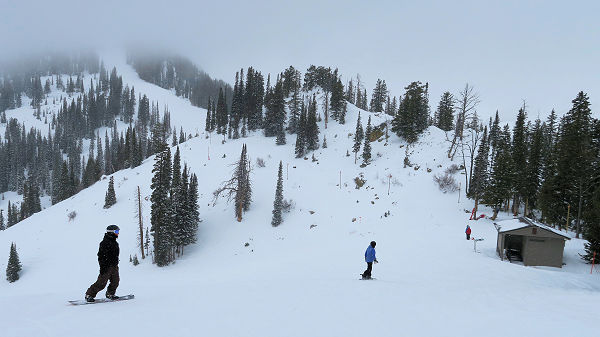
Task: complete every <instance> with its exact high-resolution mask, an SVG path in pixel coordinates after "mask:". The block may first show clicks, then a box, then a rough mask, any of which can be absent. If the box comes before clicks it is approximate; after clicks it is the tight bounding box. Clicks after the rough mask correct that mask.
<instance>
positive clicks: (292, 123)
mask: <svg viewBox="0 0 600 337" xmlns="http://www.w3.org/2000/svg"><path fill="white" fill-rule="evenodd" d="M297 76H298V81H294V82H293V83H292V98H291V99H290V101H289V103H288V108H289V110H290V120H289V122H288V127H287V130H288V132H289V133H291V134H294V133H296V132H298V123H299V122H300V114H301V106H300V105H301V103H300V102H301V101H300V83H299V80H300V73H298V74H297Z"/></svg>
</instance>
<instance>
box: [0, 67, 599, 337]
mask: <svg viewBox="0 0 600 337" xmlns="http://www.w3.org/2000/svg"><path fill="white" fill-rule="evenodd" d="M123 60H124V59H123ZM105 61H106V63H107V69H111V68H112V65H116V66H117V71H118V72H119V74H121V75H122V76H123V81H124V84H128V85H129V86H130V87H131V86H132V85H133V86H135V89H136V92H141V93H145V94H147V95H148V96H149V98H150V100H155V101H156V100H158V101H159V102H161V112H162V107H163V104H168V105H169V110H170V111H171V121H172V125H174V126H177V128H179V127H180V126H183V127H184V130H186V132H193V134H195V133H196V130H198V133H199V136H198V137H194V138H192V139H191V140H188V141H186V142H185V143H183V144H180V150H181V156H182V163H183V162H186V163H187V164H188V166H189V167H190V169H191V171H192V172H194V173H196V174H197V175H198V179H199V185H200V186H199V192H200V201H199V205H200V217H201V219H202V222H201V224H200V228H199V231H198V242H197V244H195V245H192V246H190V247H188V248H186V251H185V254H184V256H183V257H181V258H179V259H178V260H177V261H176V263H175V264H172V265H170V266H167V267H164V268H159V267H157V266H156V265H154V264H152V263H151V260H150V258H146V259H145V260H142V261H141V264H140V265H138V266H133V264H131V263H130V262H129V256H130V255H134V254H137V255H138V257H140V252H139V249H138V248H137V244H138V241H137V232H138V223H137V218H136V216H135V198H136V195H135V193H136V190H137V186H139V187H140V188H141V191H142V198H143V213H144V217H143V220H144V226H145V227H149V226H150V220H149V219H150V201H149V200H150V197H149V196H150V193H151V189H150V181H151V177H152V173H151V170H152V165H153V157H151V158H148V159H147V160H145V161H144V163H143V164H142V165H141V166H139V167H137V168H135V169H127V170H122V171H120V172H117V173H115V174H113V176H114V179H115V190H116V195H117V203H116V204H115V205H114V206H113V207H112V208H110V209H103V207H102V206H103V205H104V195H105V192H106V189H107V185H108V180H109V179H108V178H107V177H104V178H103V179H102V180H101V181H99V182H97V183H96V184H94V185H93V186H91V187H90V188H87V189H85V190H83V191H81V192H80V193H78V194H77V195H75V196H73V197H71V198H69V199H67V200H65V201H63V202H60V203H58V204H56V205H53V206H50V205H49V204H48V205H47V207H46V209H44V210H43V211H42V212H39V213H37V214H34V215H33V216H31V217H30V218H28V219H26V220H24V221H22V222H20V223H18V224H17V225H15V226H13V227H11V228H9V229H8V230H6V231H2V232H0V268H2V270H5V269H6V262H7V261H8V253H9V248H10V243H11V242H15V243H16V245H17V249H18V252H19V257H20V259H21V262H22V264H23V271H22V272H21V279H20V280H18V281H17V282H15V283H8V282H7V281H6V280H4V278H3V279H2V280H0V308H2V312H1V313H0V326H2V334H1V335H2V336H7V337H9V336H11V337H12V336H19V337H22V336H61V337H69V336H106V335H107V334H111V335H117V336H146V337H150V336H198V335H202V336H257V337H258V336H380V337H382V336H510V335H529V336H596V335H597V332H596V331H595V330H596V326H595V321H596V318H597V314H596V312H595V309H596V307H597V303H598V301H599V300H600V276H599V275H600V274H599V273H598V272H596V271H593V272H592V273H591V274H590V265H587V264H584V263H583V262H582V260H581V259H580V257H579V255H578V254H582V253H583V252H584V250H583V244H584V242H585V241H583V240H580V239H575V238H573V239H572V240H569V241H567V242H566V247H565V255H564V262H565V263H566V265H564V266H563V268H550V267H524V266H522V265H518V264H511V263H509V262H508V261H501V260H500V259H499V257H498V256H497V254H496V249H495V248H496V235H497V231H496V229H495V227H494V226H493V222H492V221H491V220H489V219H487V218H483V219H480V220H478V221H469V220H468V219H469V216H470V210H471V208H472V207H473V203H472V201H470V200H466V199H465V198H464V191H461V192H460V193H462V195H461V196H460V200H459V192H454V193H442V192H441V191H440V190H439V189H438V187H437V185H436V184H435V183H434V181H433V176H434V175H435V174H439V173H442V172H444V170H446V168H448V167H449V166H450V165H451V164H452V162H451V161H450V160H449V159H448V158H447V156H446V151H447V148H448V143H447V140H446V139H447V138H446V135H445V134H444V132H443V131H440V130H439V129H436V128H434V127H431V128H429V129H428V130H427V131H426V132H425V133H424V134H423V135H422V136H421V138H420V141H419V142H417V144H415V145H414V146H410V148H409V154H410V155H409V156H410V161H411V163H412V164H413V166H412V167H406V168H404V167H403V160H404V156H405V153H406V146H407V145H406V143H405V142H404V141H403V140H401V139H399V138H398V137H397V136H396V135H394V134H393V133H391V132H390V137H389V140H388V141H386V140H385V137H382V138H381V141H376V142H373V143H372V154H373V161H372V164H371V165H369V166H367V167H365V168H361V167H359V164H360V162H361V158H360V157H359V161H358V164H355V163H354V154H353V153H352V152H351V151H352V143H353V139H352V138H353V137H352V134H353V133H354V128H355V125H356V118H357V115H358V111H359V110H358V109H357V108H355V107H354V106H352V105H349V109H348V113H347V117H346V120H347V123H346V124H345V125H339V124H338V123H337V122H334V121H331V120H330V122H329V125H328V128H327V129H325V128H324V122H320V123H319V127H320V132H321V133H320V140H321V142H322V141H323V135H326V136H327V143H328V147H327V148H321V149H319V150H317V151H315V152H314V156H315V157H316V159H317V161H315V162H313V161H312V160H311V154H310V153H309V154H308V155H307V160H304V159H296V158H295V156H294V143H295V140H296V137H295V135H287V145H284V146H276V145H275V138H265V137H263V136H262V135H261V134H260V133H258V132H257V133H253V134H250V136H249V137H248V138H241V139H238V140H229V139H228V140H227V141H226V142H225V143H222V142H221V140H222V136H217V135H215V134H212V135H210V136H209V137H207V135H206V134H205V133H204V131H203V130H204V119H205V113H206V111H205V110H204V109H200V108H196V107H192V106H191V105H190V104H189V102H187V101H186V100H184V99H182V98H178V97H176V96H175V95H174V94H173V93H172V92H170V91H168V90H164V89H161V88H158V87H156V86H154V85H151V84H149V83H145V82H143V81H141V80H140V79H139V77H138V76H137V75H136V74H135V72H134V71H133V69H132V68H131V67H129V66H128V65H126V64H125V62H124V61H121V59H120V58H107V59H105ZM86 84H87V83H86ZM369 115H371V117H372V119H373V120H372V123H373V125H379V124H380V123H382V122H383V121H385V116H384V115H376V114H371V113H369V112H365V111H362V112H361V117H362V118H361V119H362V122H363V126H366V123H367V119H368V116H369ZM243 143H246V144H247V147H248V154H249V156H250V160H251V162H252V163H253V169H252V175H251V180H252V184H253V203H252V205H251V208H250V210H249V211H248V212H246V213H245V214H244V218H243V221H242V222H237V220H236V219H235V217H234V210H233V204H231V203H227V202H226V201H225V200H223V199H219V200H218V201H217V202H216V204H215V205H214V206H213V194H212V192H213V191H214V190H215V189H216V188H217V187H219V186H220V184H221V182H222V181H224V180H226V179H228V178H229V177H230V176H231V172H232V170H233V166H231V165H232V164H233V163H234V162H235V161H236V160H237V159H238V158H239V155H240V152H241V148H242V144H243ZM347 151H349V152H350V156H346V153H347ZM172 152H174V149H172ZM360 153H362V152H360ZM360 153H359V156H360ZM258 158H261V159H263V160H264V161H265V164H266V165H265V167H259V166H258V165H256V160H257V159H258ZM280 160H281V161H282V162H283V168H284V189H283V193H284V198H286V199H288V200H292V201H293V204H294V207H293V209H292V210H291V212H289V213H284V221H283V223H282V225H281V226H279V227H276V228H273V227H272V226H271V216H272V215H271V211H272V209H273V199H274V196H275V185H276V179H277V168H278V164H279V161H280ZM417 166H418V169H415V167H417ZM428 169H430V170H431V172H428ZM361 175H362V176H363V178H364V179H365V180H366V183H365V185H364V186H363V187H362V188H360V189H357V188H356V184H355V182H354V178H356V177H359V176H361ZM455 177H456V179H457V180H458V181H463V180H464V176H462V175H461V174H460V173H457V174H456V175H455ZM340 182H341V185H340ZM3 207H5V206H3ZM72 211H75V212H76V213H77V216H76V217H75V218H74V219H73V220H72V221H69V219H68V216H67V214H69V213H70V212H72ZM388 211H389V216H385V214H386V212H388ZM481 213H484V214H486V215H491V213H492V211H491V210H490V209H487V208H483V209H480V214H481ZM511 218H512V215H509V214H506V213H501V214H500V215H499V220H501V219H511ZM112 223H115V224H118V225H119V226H120V227H121V234H120V236H119V239H118V242H119V243H120V246H121V255H120V257H121V263H120V275H121V283H120V286H119V288H118V290H117V294H130V293H131V294H135V296H136V297H135V299H134V300H130V301H124V302H118V303H107V304H95V305H86V306H70V305H68V303H67V300H74V299H83V296H84V292H85V290H86V289H87V288H88V287H89V285H90V284H91V283H93V282H94V281H95V279H96V277H97V273H98V263H97V257H96V253H97V250H98V243H99V242H100V240H101V239H102V236H103V233H104V231H105V228H106V226H107V225H108V224H112ZM466 225H470V226H471V228H472V230H473V232H472V237H473V238H477V239H479V238H482V239H484V240H483V241H480V242H478V243H477V252H475V251H474V245H473V242H472V241H467V240H465V234H464V230H465V227H466ZM569 235H570V236H573V235H571V233H569ZM372 240H375V241H377V247H376V250H377V259H378V260H379V262H380V263H379V264H376V265H374V267H373V276H374V277H375V278H377V280H374V281H361V280H359V278H360V275H359V274H360V273H362V272H363V271H364V269H365V268H366V264H365V263H364V251H365V249H366V248H367V246H368V244H369V242H370V241H372ZM246 243H248V245H246ZM98 296H104V292H101V293H99V294H98Z"/></svg>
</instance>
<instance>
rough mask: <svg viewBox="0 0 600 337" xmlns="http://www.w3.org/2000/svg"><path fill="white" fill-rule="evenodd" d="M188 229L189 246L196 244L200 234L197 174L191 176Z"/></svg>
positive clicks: (186, 240)
mask: <svg viewBox="0 0 600 337" xmlns="http://www.w3.org/2000/svg"><path fill="white" fill-rule="evenodd" d="M186 205H187V213H188V214H187V217H188V222H187V225H188V227H187V228H186V229H187V230H186V237H185V241H184V244H186V245H189V244H192V243H195V242H196V237H197V235H198V234H197V233H198V224H199V223H200V213H199V212H198V177H197V176H196V174H192V175H191V176H190V184H189V188H188V201H187V204H186Z"/></svg>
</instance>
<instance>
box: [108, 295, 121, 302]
mask: <svg viewBox="0 0 600 337" xmlns="http://www.w3.org/2000/svg"><path fill="white" fill-rule="evenodd" d="M106 298H108V299H109V300H113V301H114V300H118V299H119V296H117V295H114V294H106Z"/></svg>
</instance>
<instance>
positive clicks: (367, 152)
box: [361, 116, 372, 167]
mask: <svg viewBox="0 0 600 337" xmlns="http://www.w3.org/2000/svg"><path fill="white" fill-rule="evenodd" d="M371 131H372V128H371V116H369V120H368V122H367V130H366V131H365V145H364V146H363V154H362V157H363V163H362V165H361V167H365V166H367V165H369V164H370V163H371Z"/></svg>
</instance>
